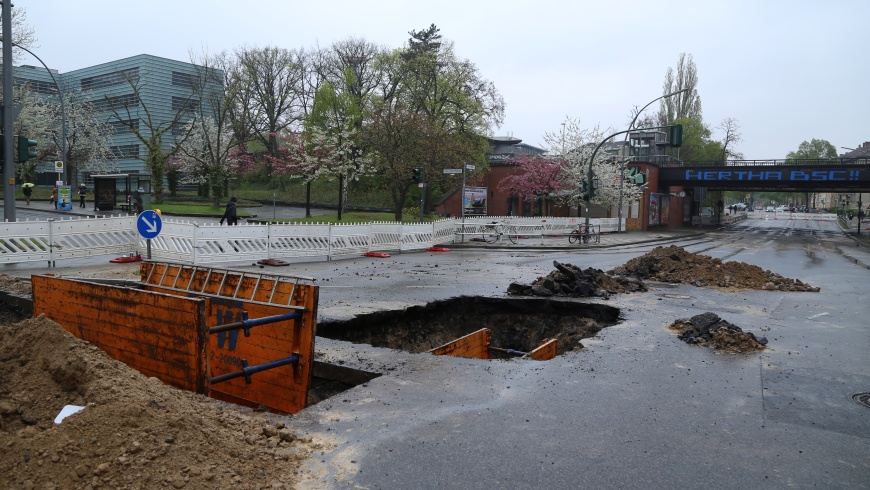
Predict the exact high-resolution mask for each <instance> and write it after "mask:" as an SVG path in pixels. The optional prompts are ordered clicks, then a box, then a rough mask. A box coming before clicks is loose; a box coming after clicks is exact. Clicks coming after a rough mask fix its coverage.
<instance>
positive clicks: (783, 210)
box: [775, 206, 785, 213]
mask: <svg viewBox="0 0 870 490" xmlns="http://www.w3.org/2000/svg"><path fill="white" fill-rule="evenodd" d="M775 211H776V212H777V213H784V212H785V206H777V207H776V210H775Z"/></svg>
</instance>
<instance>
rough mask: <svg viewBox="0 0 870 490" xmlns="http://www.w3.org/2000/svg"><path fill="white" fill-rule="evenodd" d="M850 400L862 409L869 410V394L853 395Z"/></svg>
mask: <svg viewBox="0 0 870 490" xmlns="http://www.w3.org/2000/svg"><path fill="white" fill-rule="evenodd" d="M852 400H854V401H855V403H857V404H858V405H861V406H862V407H867V408H870V393H855V394H854V395H852Z"/></svg>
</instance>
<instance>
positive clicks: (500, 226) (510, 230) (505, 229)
mask: <svg viewBox="0 0 870 490" xmlns="http://www.w3.org/2000/svg"><path fill="white" fill-rule="evenodd" d="M502 236H507V238H508V240H510V242H511V243H517V238H519V234H518V233H517V228H516V226H513V225H509V224H507V223H506V222H505V221H493V222H492V223H487V224H485V225H483V241H485V242H486V243H495V242H497V241H499V240H500V239H501V237H502Z"/></svg>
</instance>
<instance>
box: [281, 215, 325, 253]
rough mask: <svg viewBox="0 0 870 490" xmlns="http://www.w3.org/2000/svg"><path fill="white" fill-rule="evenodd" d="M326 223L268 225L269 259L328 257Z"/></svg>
mask: <svg viewBox="0 0 870 490" xmlns="http://www.w3.org/2000/svg"><path fill="white" fill-rule="evenodd" d="M329 228H330V225H329V224H327V223H300V224H273V225H269V257H270V258H281V257H284V258H296V257H329Z"/></svg>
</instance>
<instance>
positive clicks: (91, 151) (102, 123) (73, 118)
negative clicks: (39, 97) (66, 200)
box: [43, 87, 116, 184]
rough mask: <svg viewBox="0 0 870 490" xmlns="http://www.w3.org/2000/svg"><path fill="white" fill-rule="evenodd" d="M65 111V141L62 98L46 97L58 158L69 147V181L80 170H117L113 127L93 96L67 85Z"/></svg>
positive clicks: (72, 180) (50, 131)
mask: <svg viewBox="0 0 870 490" xmlns="http://www.w3.org/2000/svg"><path fill="white" fill-rule="evenodd" d="M63 100H64V109H65V112H66V141H65V144H64V142H63V136H64V134H63V133H64V132H63V129H62V125H63V121H62V119H61V118H62V117H63V113H62V112H61V108H60V101H57V102H54V101H51V100H50V99H47V100H46V102H45V103H44V104H43V106H44V107H45V109H46V113H45V115H46V117H48V120H49V121H50V122H51V128H50V130H49V134H48V135H47V137H48V139H49V141H51V143H52V148H53V151H54V153H55V154H56V155H57V156H58V157H59V156H60V153H61V150H60V149H61V148H66V163H67V166H68V169H67V172H68V175H69V176H70V182H71V183H72V184H75V183H76V179H77V176H78V174H79V173H80V172H89V173H106V172H111V171H114V170H115V169H116V160H115V155H114V153H113V152H112V148H111V144H110V141H111V136H112V134H113V133H114V129H113V128H112V126H111V125H110V124H107V123H106V120H105V117H102V116H101V115H100V111H99V110H98V108H97V107H96V105H95V104H94V102H93V101H92V95H91V94H89V93H87V92H82V91H81V89H80V88H78V87H64V91H63Z"/></svg>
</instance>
